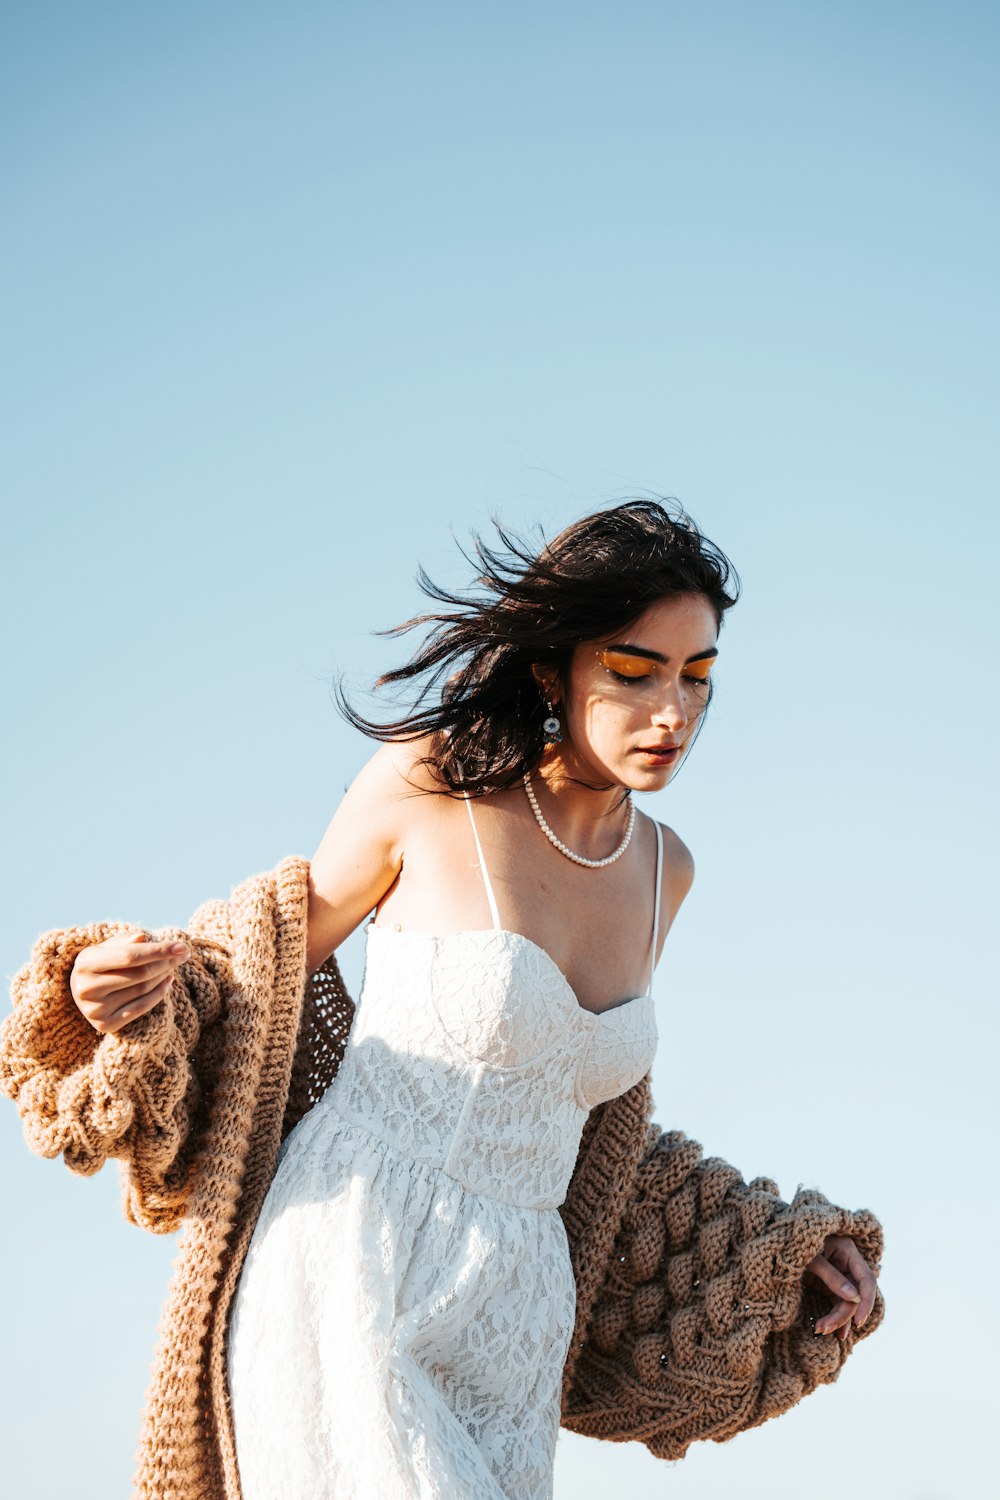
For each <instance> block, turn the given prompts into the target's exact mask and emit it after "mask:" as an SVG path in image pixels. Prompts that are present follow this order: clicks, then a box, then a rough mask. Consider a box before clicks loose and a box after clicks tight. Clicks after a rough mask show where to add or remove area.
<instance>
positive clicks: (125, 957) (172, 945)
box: [105, 932, 191, 970]
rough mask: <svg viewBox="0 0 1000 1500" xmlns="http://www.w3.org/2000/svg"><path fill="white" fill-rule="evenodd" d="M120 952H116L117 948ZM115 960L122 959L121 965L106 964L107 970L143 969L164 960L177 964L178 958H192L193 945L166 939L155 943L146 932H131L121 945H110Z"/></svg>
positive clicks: (178, 940) (178, 939)
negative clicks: (146, 965)
mask: <svg viewBox="0 0 1000 1500" xmlns="http://www.w3.org/2000/svg"><path fill="white" fill-rule="evenodd" d="M116 946H117V947H119V949H120V952H114V949H115V947H116ZM108 947H109V948H110V949H111V950H112V953H113V958H114V959H118V958H119V957H120V958H121V962H120V963H116V962H112V963H110V964H107V963H106V964H105V968H107V969H109V970H112V969H129V970H132V969H135V968H142V967H143V965H145V964H152V963H157V962H160V961H162V960H169V961H170V962H171V963H173V962H176V960H177V959H178V958H180V959H182V960H183V959H184V958H188V957H190V954H191V945H190V944H189V943H186V942H185V941H184V940H183V938H166V939H164V940H162V941H154V940H153V939H152V938H147V937H146V934H145V933H144V932H130V933H129V934H128V936H127V937H126V938H124V939H123V941H122V942H121V944H120V945H114V944H109V945H108Z"/></svg>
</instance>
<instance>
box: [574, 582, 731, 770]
mask: <svg viewBox="0 0 1000 1500" xmlns="http://www.w3.org/2000/svg"><path fill="white" fill-rule="evenodd" d="M717 641H718V629H717V627H716V623H715V614H714V612H713V610H712V607H711V605H710V604H709V602H708V600H707V599H706V598H705V596H704V595H703V594H693V593H692V594H682V595H680V596H678V597H676V598H672V599H663V600H661V601H659V602H658V603H656V604H653V605H650V607H649V609H647V610H646V612H645V613H644V614H643V615H641V616H640V618H639V619H638V620H637V621H636V623H635V624H634V625H631V626H629V627H628V628H627V629H626V630H622V631H616V632H615V634H614V635H612V636H604V637H602V638H601V639H599V640H593V641H586V642H584V643H583V644H582V645H580V646H577V648H576V650H575V651H574V653H573V658H572V661H571V663H570V671H569V684H568V690H567V692H566V693H565V695H563V694H562V693H560V692H559V688H558V685H556V686H555V693H554V695H550V696H553V701H555V697H558V698H559V700H560V702H559V707H558V709H557V713H558V714H559V718H560V720H561V721H562V734H563V739H562V742H561V743H559V744H558V745H557V746H556V749H557V751H558V752H559V753H560V758H562V759H564V760H566V761H567V762H569V761H570V760H572V761H574V762H577V763H579V765H580V768H581V769H583V768H586V770H588V771H589V772H590V773H591V774H592V775H594V776H596V777H599V778H601V779H604V778H606V779H607V780H608V781H612V782H616V783H618V785H620V786H627V787H631V788H632V789H633V790H634V791H656V790H657V789H658V788H659V787H662V786H665V785H666V783H667V782H668V781H669V780H670V778H671V776H672V775H673V774H674V771H675V770H676V768H677V766H678V765H679V763H680V761H681V759H682V758H683V756H684V755H685V754H686V747H687V746H688V744H689V743H690V740H691V739H692V737H693V735H694V733H695V731H696V730H697V728H698V725H699V723H700V721H701V716H702V714H703V713H704V711H705V705H706V704H707V702H708V695H709V674H710V672H711V670H712V665H713V662H714V660H715V657H716V654H717V651H716V643H717ZM671 746H673V747H676V748H675V749H674V753H673V754H672V755H669V754H664V753H663V752H664V751H666V750H667V749H668V748H669V747H671ZM657 752H660V753H657Z"/></svg>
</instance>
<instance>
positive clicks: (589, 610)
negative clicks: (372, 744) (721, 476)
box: [334, 499, 741, 795]
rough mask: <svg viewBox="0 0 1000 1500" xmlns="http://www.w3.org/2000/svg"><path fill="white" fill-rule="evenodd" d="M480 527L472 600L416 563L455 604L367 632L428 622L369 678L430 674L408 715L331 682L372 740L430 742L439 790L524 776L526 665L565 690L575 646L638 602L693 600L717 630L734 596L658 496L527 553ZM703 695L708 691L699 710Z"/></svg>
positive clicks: (426, 588) (424, 578)
mask: <svg viewBox="0 0 1000 1500" xmlns="http://www.w3.org/2000/svg"><path fill="white" fill-rule="evenodd" d="M493 524H494V526H495V527H496V529H497V532H498V533H499V536H500V540H501V542H502V544H503V548H504V549H505V551H506V555H504V552H502V551H501V550H495V549H494V548H492V547H488V546H487V545H486V544H485V543H484V542H483V540H482V538H481V537H480V536H479V535H478V534H476V533H474V547H475V557H470V556H469V555H468V553H466V552H465V551H464V550H462V549H460V550H462V555H463V557H465V558H466V560H467V561H468V562H469V563H470V564H471V566H473V567H474V568H475V569H476V571H477V574H478V577H477V580H476V581H477V583H478V584H480V585H482V589H483V592H481V593H476V592H474V591H473V590H470V591H468V592H467V593H465V594H460V593H453V592H451V591H450V590H448V589H445V588H441V587H439V586H438V585H437V584H435V583H434V582H432V580H431V579H430V578H429V577H428V575H427V573H426V571H425V569H424V567H423V565H422V564H421V565H419V566H418V572H417V582H418V584H419V586H420V588H421V590H422V591H423V592H424V593H425V594H427V595H428V596H429V597H430V598H432V599H437V600H439V601H440V602H441V603H443V604H448V605H452V606H455V607H454V609H451V610H447V611H443V612H430V613H427V614H420V615H415V616H413V617H412V618H411V619H409V620H405V621H404V622H403V623H402V624H400V625H394V626H391V627H390V628H389V629H387V630H379V631H375V632H374V634H376V635H387V636H394V635H401V634H402V633H403V632H404V631H407V630H412V629H414V628H415V627H416V626H418V625H433V626H434V628H433V629H432V630H430V631H429V632H428V633H427V635H426V637H425V639H424V642H423V645H422V646H421V647H420V648H419V650H418V651H417V652H416V653H415V655H414V656H412V657H411V659H410V660H409V661H408V662H407V663H406V665H405V666H402V667H397V668H395V669H394V670H393V671H390V672H384V673H383V674H382V675H381V676H380V677H379V678H377V679H376V682H375V689H376V690H377V689H379V688H382V687H386V686H388V685H390V684H400V683H409V682H411V681H413V680H415V679H417V678H420V677H422V676H423V675H424V674H425V673H426V674H429V676H428V679H427V681H426V682H425V683H424V685H423V687H422V688H421V689H420V691H419V693H418V695H417V698H416V701H415V703H414V704H413V706H412V708H411V709H410V710H409V711H408V712H406V713H404V714H403V716H402V717H400V718H398V719H394V720H390V721H389V722H388V723H385V724H377V723H375V722H374V721H373V720H370V719H367V718H365V717H364V716H363V715H361V714H359V713H358V712H357V711H356V710H355V709H353V708H352V707H351V705H350V703H349V702H348V700H347V697H346V695H345V692H344V688H343V683H342V680H341V679H340V678H339V677H338V679H337V681H336V683H335V687H334V691H335V695H336V701H337V706H338V708H339V710H340V712H341V713H342V714H343V715H344V717H345V718H346V719H347V720H348V721H349V722H350V723H351V724H352V725H353V726H354V727H355V728H356V729H360V730H361V732H362V733H363V734H366V735H368V736H370V737H371V738H372V739H377V740H382V741H389V740H412V739H418V738H420V737H421V736H424V735H430V741H429V745H430V753H429V754H428V755H426V756H424V757H423V758H422V762H421V763H422V764H424V765H426V766H428V767H429V768H430V769H431V770H432V772H433V779H434V780H435V781H437V782H438V783H440V786H439V788H438V789H439V790H440V791H441V793H443V794H444V795H455V794H456V793H457V792H458V791H459V790H461V791H462V792H466V793H472V794H478V793H483V792H490V791H500V790H502V789H504V788H506V787H511V786H514V785H516V784H517V782H518V781H520V779H521V777H522V776H523V775H524V772H525V771H532V770H534V769H535V767H536V766H537V764H538V762H539V760H540V759H541V755H542V751H543V749H544V739H543V733H542V721H543V719H544V718H545V716H546V708H545V703H544V700H543V698H542V695H541V692H540V690H539V687H538V684H537V682H536V681H535V678H534V676H533V674H532V671H531V667H532V664H533V663H535V664H541V665H547V666H549V667H550V668H554V669H555V674H556V680H557V681H559V682H560V683H561V684H565V682H566V678H567V676H568V671H569V665H570V661H571V658H572V656H573V651H574V649H575V648H576V647H577V646H578V645H579V644H580V643H581V642H583V641H591V640H602V639H604V638H606V637H609V636H613V635H615V634H617V633H620V632H622V631H624V630H625V629H627V628H628V626H630V625H632V624H634V623H635V621H636V620H637V619H638V618H639V616H640V615H641V614H643V612H644V611H645V610H646V609H648V608H649V606H650V605H651V604H654V603H656V602H658V601H660V600H663V599H669V598H675V597H677V596H678V595H681V594H691V593H697V594H701V595H703V596H704V597H705V599H706V600H707V601H708V603H709V604H710V606H711V608H712V610H713V611H714V614H715V619H716V628H717V629H721V627H722V622H723V619H724V616H725V612H726V610H728V609H730V608H731V607H732V605H734V604H735V603H736V602H737V600H738V599H739V596H740V590H741V585H740V580H739V577H738V575H737V573H736V570H735V568H734V567H733V565H732V563H731V562H730V561H729V560H728V558H727V557H726V556H725V554H724V553H723V552H721V551H720V549H719V548H718V547H716V546H715V545H714V543H712V542H710V541H709V540H708V538H707V537H705V536H704V535H703V534H702V533H701V532H700V531H699V529H698V527H697V525H696V524H695V522H694V521H693V520H692V518H691V517H690V516H689V515H688V514H687V512H686V511H684V510H683V508H682V507H681V506H680V505H679V504H677V503H676V502H675V503H674V511H673V514H671V513H670V512H669V511H668V510H667V508H666V507H665V506H664V505H663V504H662V503H661V502H660V501H658V500H644V499H639V500H629V501H626V502H625V503H624V504H619V505H614V506H610V507H608V508H607V509H604V510H600V511H597V512H595V513H594V514H592V515H588V516H584V517H583V518H582V519H581V520H579V521H574V522H573V523H572V524H571V525H569V526H567V527H565V528H564V530H562V531H560V532H559V534H558V535H557V536H556V537H554V538H553V540H552V541H550V542H545V543H543V545H542V547H541V548H540V550H538V551H537V552H536V551H535V550H533V549H532V548H530V547H529V546H527V545H526V544H525V543H524V542H523V541H521V540H519V539H518V538H516V537H515V536H513V535H512V534H511V533H510V532H509V531H508V530H507V529H505V528H504V527H503V526H502V525H501V524H500V522H499V521H497V520H496V518H495V517H494V518H493ZM713 692H714V689H713V688H712V687H711V686H710V688H709V694H708V697H707V699H706V701H705V705H704V708H707V707H708V704H709V703H710V702H711V700H712V696H713ZM422 705H426V706H422ZM702 722H704V709H703V710H702ZM700 728H701V726H700V725H699V730H698V732H700Z"/></svg>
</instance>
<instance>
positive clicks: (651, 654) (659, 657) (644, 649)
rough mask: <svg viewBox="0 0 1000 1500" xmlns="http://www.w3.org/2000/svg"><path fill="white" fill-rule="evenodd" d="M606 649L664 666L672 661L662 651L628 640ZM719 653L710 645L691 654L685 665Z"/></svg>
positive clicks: (716, 647) (715, 647)
mask: <svg viewBox="0 0 1000 1500" xmlns="http://www.w3.org/2000/svg"><path fill="white" fill-rule="evenodd" d="M604 649H605V650H606V651H621V652H623V653H624V655H626V656H644V657H645V658H646V659H647V661H662V662H663V664H664V666H666V665H667V664H668V663H669V661H670V657H669V656H664V655H663V653H662V652H660V651H650V649H649V647H648V646H633V645H631V644H630V643H629V642H627V641H621V642H618V643H617V644H615V645H614V646H605V648H604ZM718 654H719V648H718V646H710V647H709V648H708V650H707V651H699V652H698V653H697V654H696V655H695V656H689V657H688V659H687V661H686V662H685V663H684V665H685V666H686V667H689V666H690V665H691V663H692V662H693V661H705V660H706V659H707V658H708V657H710V656H718Z"/></svg>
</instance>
